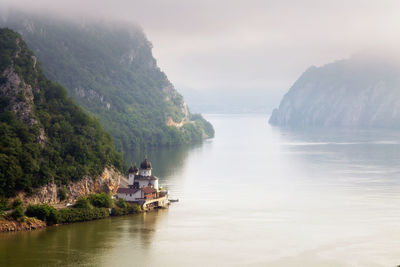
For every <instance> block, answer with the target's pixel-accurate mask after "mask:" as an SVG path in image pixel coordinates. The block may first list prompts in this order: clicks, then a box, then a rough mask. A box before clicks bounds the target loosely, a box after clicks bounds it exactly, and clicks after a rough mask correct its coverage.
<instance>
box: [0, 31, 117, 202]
mask: <svg viewBox="0 0 400 267" xmlns="http://www.w3.org/2000/svg"><path fill="white" fill-rule="evenodd" d="M122 165H123V164H122V158H121V155H120V154H119V153H118V152H116V150H115V149H114V144H113V142H112V139H111V136H110V135H109V134H107V133H106V132H105V131H104V130H103V129H102V127H101V126H100V124H99V122H98V121H97V120H96V119H94V118H92V117H90V116H88V115H87V114H86V113H85V112H84V111H83V110H82V109H81V108H79V107H78V106H77V105H76V104H74V102H73V101H72V100H71V99H70V98H68V97H67V96H66V90H65V89H64V88H63V87H61V86H60V85H58V84H56V83H53V82H51V81H49V80H48V79H47V78H46V77H45V75H44V74H43V72H42V70H41V68H40V66H39V64H38V61H37V59H36V57H35V56H34V54H33V53H32V51H31V50H29V49H28V47H27V45H26V44H25V42H24V41H23V40H22V37H21V36H20V35H19V34H17V33H15V32H13V31H12V30H9V29H0V169H1V172H0V197H13V196H15V195H16V194H17V193H18V192H21V191H23V192H25V193H27V194H28V195H34V194H35V193H37V192H38V191H40V189H39V188H41V187H43V186H46V185H48V184H53V185H54V186H57V187H60V188H61V187H64V186H67V187H68V186H69V185H70V183H71V182H77V181H79V180H81V179H82V178H84V177H93V178H95V177H99V176H102V175H103V174H104V172H106V171H108V170H110V169H112V170H119V169H122V167H123V166H122ZM115 179H117V180H119V178H115ZM118 183H119V181H118ZM115 184H116V182H115ZM115 186H116V185H112V186H111V187H112V188H114V187H115ZM111 190H114V189H111ZM71 192H72V191H71ZM49 197H51V196H49Z"/></svg>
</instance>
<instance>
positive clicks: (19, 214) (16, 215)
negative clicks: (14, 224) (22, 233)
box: [11, 205, 24, 220]
mask: <svg viewBox="0 0 400 267" xmlns="http://www.w3.org/2000/svg"><path fill="white" fill-rule="evenodd" d="M11 217H13V219H14V220H19V219H21V218H23V217H24V208H23V207H22V205H19V206H18V207H16V208H15V209H14V210H13V212H12V213H11Z"/></svg>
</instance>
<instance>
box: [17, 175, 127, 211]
mask: <svg viewBox="0 0 400 267" xmlns="http://www.w3.org/2000/svg"><path fill="white" fill-rule="evenodd" d="M124 178H125V177H124V176H123V175H122V174H121V173H120V172H119V171H118V170H115V169H113V168H110V167H106V168H105V169H104V171H103V173H101V174H100V175H97V176H94V177H92V176H84V177H82V178H81V179H80V180H79V181H75V182H69V183H67V184H65V185H61V186H59V185H57V184H56V183H54V182H51V183H48V184H46V185H44V186H42V187H40V188H37V189H35V194H33V195H29V194H26V193H25V192H20V193H19V194H18V196H17V198H19V199H21V200H22V201H23V202H24V203H35V204H36V203H48V204H57V203H60V202H70V203H71V202H74V201H75V200H76V199H78V198H79V197H82V196H87V195H89V194H93V193H102V192H105V193H109V194H111V195H114V194H116V193H117V190H118V187H119V185H120V182H121V179H124Z"/></svg>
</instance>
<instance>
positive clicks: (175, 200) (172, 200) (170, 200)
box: [169, 198, 179, 202]
mask: <svg viewBox="0 0 400 267" xmlns="http://www.w3.org/2000/svg"><path fill="white" fill-rule="evenodd" d="M169 202H179V198H176V199H169Z"/></svg>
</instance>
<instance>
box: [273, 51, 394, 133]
mask: <svg viewBox="0 0 400 267" xmlns="http://www.w3.org/2000/svg"><path fill="white" fill-rule="evenodd" d="M269 122H270V124H273V125H280V126H290V127H310V126H315V127H351V128H370V127H385V128H400V61H399V60H397V59H395V58H394V57H392V58H390V57H384V56H366V55H359V56H354V57H352V58H350V59H348V60H342V61H337V62H334V63H331V64H328V65H325V66H323V67H319V68H317V67H311V68H309V69H308V70H307V71H306V72H305V73H304V74H303V75H302V76H301V77H300V78H299V79H298V80H297V81H296V82H295V84H294V85H293V86H292V87H291V88H290V90H289V92H288V93H287V94H286V95H285V96H284V98H283V99H282V101H281V103H280V105H279V108H278V109H275V110H274V111H273V113H272V116H271V118H270V120H269Z"/></svg>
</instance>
